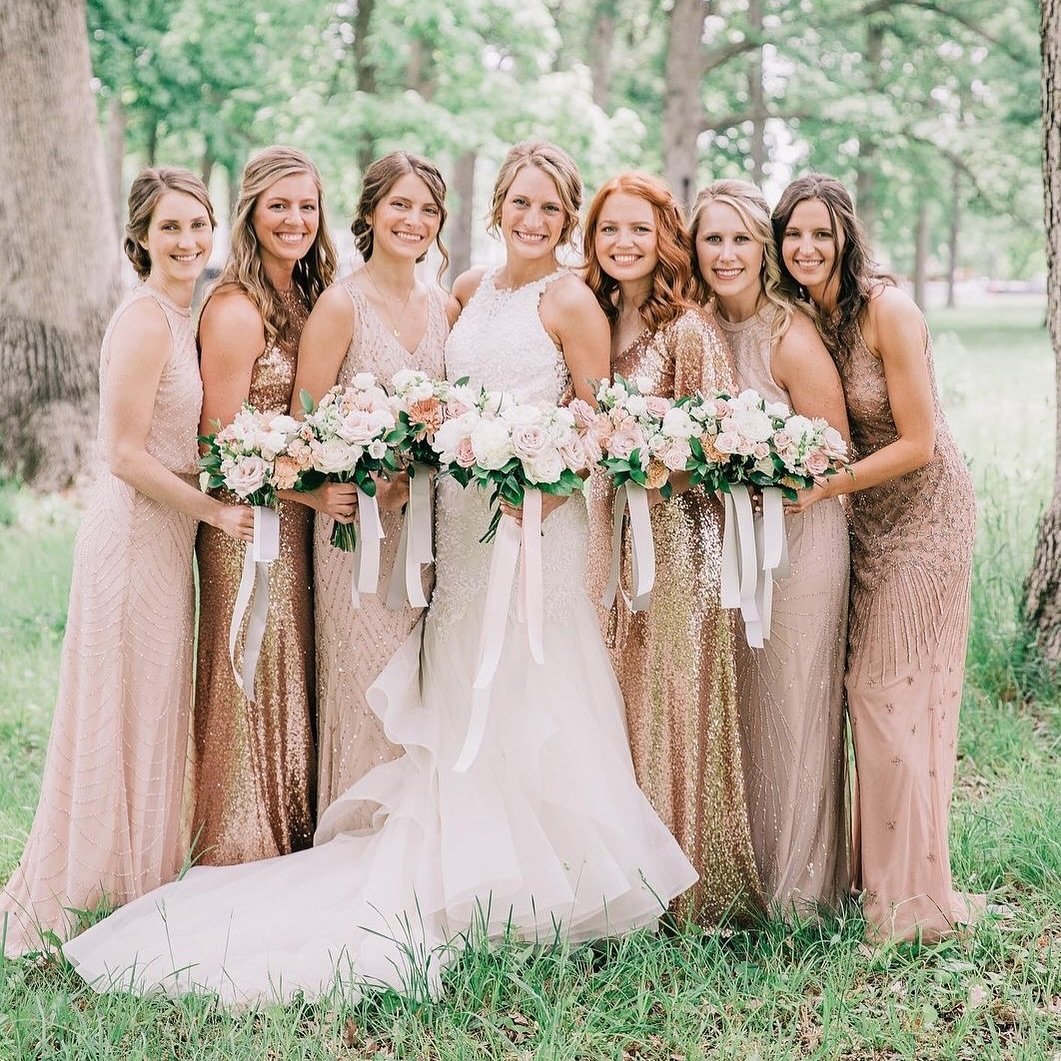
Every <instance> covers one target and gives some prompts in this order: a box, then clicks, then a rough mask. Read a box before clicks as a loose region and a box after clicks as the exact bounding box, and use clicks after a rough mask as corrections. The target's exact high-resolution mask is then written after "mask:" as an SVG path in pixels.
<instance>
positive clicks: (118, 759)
mask: <svg viewBox="0 0 1061 1061" xmlns="http://www.w3.org/2000/svg"><path fill="white" fill-rule="evenodd" d="M148 298H150V299H154V301H155V302H156V303H157V304H158V305H159V306H160V307H161V309H162V311H163V313H165V315H166V320H167V322H168V324H169V328H170V335H171V336H172V341H173V347H172V352H171V354H170V357H169V360H168V361H167V362H166V365H165V366H164V368H163V370H162V375H161V378H160V380H159V386H158V393H157V395H156V397H155V406H154V410H153V412H152V417H151V426H150V428H149V430H148V436H147V440H146V449H147V451H148V453H150V454H151V455H152V456H153V457H155V458H156V459H157V460H158V461H159V462H160V463H161V464H163V465H164V466H165V467H166V468H168V469H169V470H170V471H172V472H174V473H176V474H178V475H181V476H186V477H187V478H188V480H189V482H194V481H195V478H196V473H197V460H198V451H197V448H196V436H197V434H198V429H199V413H200V409H201V407H202V397H203V391H202V382H201V380H200V378H199V365H198V359H197V357H196V352H195V336H194V332H193V328H192V323H191V319H190V311H189V310H187V309H182V308H181V307H179V306H177V305H175V304H174V303H172V302H170V301H169V300H168V299H167V298H165V297H164V296H163V295H161V294H160V293H158V292H156V291H154V290H153V289H152V288H150V287H147V286H141V287H138V288H137V289H136V290H135V291H133V292H132V293H131V294H130V295H129V296H128V297H127V298H126V299H125V301H124V302H123V303H122V305H121V306H120V307H119V308H118V310H117V312H116V313H115V314H114V317H113V318H112V320H111V323H110V326H109V327H108V329H107V332H106V335H105V336H104V339H103V347H102V352H101V355H100V390H101V391H103V392H106V389H107V373H108V366H109V363H110V343H111V334H112V332H113V329H114V325H115V322H117V321H118V319H119V318H120V317H121V316H122V314H123V313H124V312H125V311H126V310H127V309H128V308H129V306H131V305H132V304H133V303H135V302H137V301H140V300H142V299H148ZM103 416H105V413H103V414H101V419H100V432H99V437H100V442H101V445H102V440H103V438H104V437H105V435H106V424H105V422H104V420H103ZM195 526H196V523H195V520H193V519H192V518H191V517H190V516H186V515H184V514H183V513H181V512H178V511H176V510H175V509H173V508H170V507H169V506H167V505H163V504H161V503H159V502H158V501H154V500H152V499H151V498H149V497H146V496H145V495H143V494H141V493H138V492H137V491H136V490H134V489H133V488H132V487H131V486H130V485H129V484H128V483H125V482H123V481H122V480H121V479H119V478H117V477H116V476H114V475H112V474H111V472H110V471H109V470H108V469H107V467H106V465H102V464H101V468H100V471H99V475H98V477H97V479H96V482H95V485H94V487H93V489H92V493H91V495H90V497H89V499H88V504H87V506H86V509H85V514H84V516H83V517H82V520H81V526H80V528H79V529H78V534H77V541H76V543H75V545H74V565H73V577H72V581H71V585H70V606H69V611H68V613H67V622H66V636H65V638H64V640H63V652H62V661H61V664H60V674H59V693H58V697H57V700H56V705H55V713H54V715H53V718H52V730H51V737H50V738H49V741H48V753H47V758H46V760H45V764H44V776H43V779H42V782H41V794H40V802H39V803H38V806H37V813H36V816H35V817H34V819H33V827H32V829H31V830H30V835H29V839H28V841H27V843H26V848H25V851H24V852H23V855H22V860H21V861H20V863H19V865H18V867H17V868H16V870H15V872H14V873H13V874H12V876H11V879H10V880H9V881H8V882H7V884H6V886H5V888H4V891H3V894H2V896H0V936H2V935H3V931H4V919H5V918H6V919H7V926H6V931H7V938H6V942H5V946H4V952H5V953H6V954H7V955H8V956H15V955H18V954H22V953H24V952H26V951H30V950H37V949H40V948H41V946H42V933H46V932H50V933H54V934H55V935H57V936H59V937H64V936H66V935H68V933H69V930H70V929H71V928H72V927H75V925H76V921H77V915H76V911H77V910H90V909H92V908H93V907H95V906H97V905H99V903H100V902H102V901H104V900H106V901H108V902H112V903H118V904H120V903H124V902H127V901H128V900H130V899H134V898H136V897H137V896H138V895H142V894H143V893H144V892H147V891H150V890H151V889H152V888H157V887H158V886H159V885H160V884H164V883H166V882H168V881H170V880H172V879H173V878H174V876H175V875H176V874H177V872H178V870H179V869H180V866H181V862H182V860H183V856H184V849H183V844H182V834H181V828H180V825H181V791H182V786H183V783H184V771H185V761H186V750H187V741H188V716H189V712H190V708H191V690H192V684H191V683H192V635H193V632H194V621H195V620H194V616H195V591H194V584H193V580H192V548H193V545H194V542H195Z"/></svg>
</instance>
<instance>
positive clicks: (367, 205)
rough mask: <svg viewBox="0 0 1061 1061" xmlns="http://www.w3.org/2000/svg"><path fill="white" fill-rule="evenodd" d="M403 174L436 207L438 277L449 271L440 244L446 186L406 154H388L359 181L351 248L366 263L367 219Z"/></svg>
mask: <svg viewBox="0 0 1061 1061" xmlns="http://www.w3.org/2000/svg"><path fill="white" fill-rule="evenodd" d="M407 173H412V174H415V175H416V176H417V177H419V178H420V179H421V180H422V181H423V182H424V184H426V185H427V190H428V192H430V194H431V198H432V199H433V200H434V202H435V206H437V207H438V216H439V223H438V236H437V237H436V240H435V242H436V243H437V244H438V249H439V253H440V254H441V255H442V265H441V266H440V268H439V271H438V275H439V276H440V277H441V276H442V274H443V273H444V272H445V271H446V270H447V269H448V268H449V251H447V250H446V245H445V244H444V243H443V242H442V229H443V228H444V227H445V224H446V182H445V181H444V180H443V179H442V174H441V173H439V171H438V167H437V166H436V165H435V164H434V163H433V162H430V161H429V160H428V159H426V158H423V157H422V156H420V155H414V154H412V153H411V152H409V151H392V152H391V153H390V154H389V155H384V156H383V157H382V158H377V159H376V161H375V162H373V163H372V165H371V166H369V167H368V169H366V170H365V175H364V177H363V178H362V180H361V196H360V198H359V199H358V201H357V209H356V210H355V211H354V221H353V224H352V225H351V226H350V231H351V232H352V233H353V234H354V244H355V246H356V247H357V250H358V253H359V254H360V255H361V257H362V258H364V259H365V261H366V262H367V261H368V260H369V258H371V257H372V248H373V235H372V225H371V220H370V219H371V217H372V212H373V211H374V210H375V209H376V207H377V206H378V205H379V203H380V200H382V199H383V197H384V196H385V195H386V194H387V193H388V192H389V191H390V190H391V188H393V187H394V184H395V182H396V181H398V180H399V179H400V178H401V177H404V176H405V175H406V174H407ZM426 257H427V251H424V253H423V254H421V255H420V257H419V258H417V259H416V260H417V261H418V262H422V261H423V260H424V259H425V258H426Z"/></svg>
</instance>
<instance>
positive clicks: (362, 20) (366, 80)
mask: <svg viewBox="0 0 1061 1061" xmlns="http://www.w3.org/2000/svg"><path fill="white" fill-rule="evenodd" d="M375 7H376V0H357V14H356V15H355V16H354V74H355V76H356V78H357V90H358V92H365V93H367V94H369V95H375V93H376V65H375V63H373V62H372V59H371V57H370V53H369V45H370V39H369V34H370V33H371V28H372V13H373V11H374V10H375ZM356 154H357V165H358V168H359V169H360V170H361V172H362V173H364V172H365V170H366V169H368V167H369V165H370V164H371V162H372V160H373V158H374V157H375V155H376V139H375V137H374V136H372V135H371V134H370V133H369V132H367V131H366V132H365V133H364V134H363V135H362V136H361V138H360V142H359V143H358V145H357V152H356Z"/></svg>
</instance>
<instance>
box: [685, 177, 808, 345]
mask: <svg viewBox="0 0 1061 1061" xmlns="http://www.w3.org/2000/svg"><path fill="white" fill-rule="evenodd" d="M712 203H722V204H724V205H725V206H729V207H732V208H733V209H734V210H735V211H736V212H737V215H738V216H739V217H740V219H741V223H742V224H743V225H744V227H745V228H746V229H747V230H748V234H749V235H750V236H751V237H752V239H754V240H755V242H756V243H758V244H759V246H760V247H761V248H762V251H763V266H762V272H761V273H760V274H759V282H760V284H761V285H762V289H763V297H764V298H765V299H766V301H767V302H768V303H769V304H770V306H771V308H772V309H773V320H772V321H771V324H770V341H771V342H777V340H778V339H780V338H781V336H783V335H784V334H785V332H787V331H788V328H789V325H790V324H791V323H792V312H793V308H794V304H793V301H792V299H791V298H790V297H789V296H788V295H787V294H786V293H785V292H784V291H783V290H782V287H781V264H780V260H779V255H778V249H777V244H776V243H775V242H774V230H773V227H772V225H771V223H770V207H769V206H768V205H767V202H766V198H765V197H764V196H763V193H762V192H761V191H760V190H759V189H758V188H756V186H755V185H754V184H750V183H749V182H748V181H742V180H732V179H724V180H717V181H712V182H711V183H710V184H709V185H708V186H707V187H706V188H703V189H702V190H701V191H700V194H699V195H697V197H696V203H695V204H694V205H693V216H692V220H691V221H690V222H689V239H690V241H691V243H692V250H693V254H692V267H693V288H692V293H693V297H694V298H695V299H696V301H697V302H699V303H700V304H701V305H703V304H704V303H706V302H709V301H714V298H715V293H714V291H713V290H712V289H711V284H710V283H709V282H708V279H707V277H706V276H704V274H703V272H702V271H701V269H700V256H699V254H698V253H697V249H696V248H697V241H698V239H699V235H700V226H701V224H702V222H703V217H704V211H705V210H706V209H707V208H708V206H710V205H711V204H712ZM812 316H813V314H812Z"/></svg>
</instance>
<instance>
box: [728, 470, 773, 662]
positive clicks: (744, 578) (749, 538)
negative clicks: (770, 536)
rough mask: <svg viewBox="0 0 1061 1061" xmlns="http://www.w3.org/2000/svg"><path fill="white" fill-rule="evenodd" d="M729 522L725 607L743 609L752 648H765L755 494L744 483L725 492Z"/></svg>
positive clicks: (742, 614) (746, 630)
mask: <svg viewBox="0 0 1061 1061" xmlns="http://www.w3.org/2000/svg"><path fill="white" fill-rule="evenodd" d="M723 498H724V503H725V525H724V527H723V532H722V585H721V597H722V607H723V608H740V611H741V616H742V617H743V619H744V632H745V636H746V637H747V639H748V644H749V645H751V646H752V648H762V647H763V628H762V620H761V616H760V613H759V608H758V605H757V602H756V590H757V587H758V582H759V564H758V562H757V550H756V547H755V521H754V519H753V516H752V501H751V495H750V494H749V493H748V488H747V487H746V486H744V485H743V484H742V483H737V484H735V485H732V486H730V488H729V492H728V493H726V494H724V495H723Z"/></svg>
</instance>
